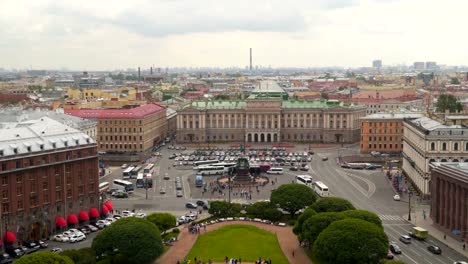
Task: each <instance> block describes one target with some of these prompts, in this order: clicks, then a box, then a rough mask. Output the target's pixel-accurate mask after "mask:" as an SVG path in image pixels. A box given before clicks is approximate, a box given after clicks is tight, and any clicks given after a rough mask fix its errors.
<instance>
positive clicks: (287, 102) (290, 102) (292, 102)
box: [283, 100, 360, 108]
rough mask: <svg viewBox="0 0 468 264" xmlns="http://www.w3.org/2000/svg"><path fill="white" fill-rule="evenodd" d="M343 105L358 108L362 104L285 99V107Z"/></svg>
mask: <svg viewBox="0 0 468 264" xmlns="http://www.w3.org/2000/svg"><path fill="white" fill-rule="evenodd" d="M338 106H340V107H343V108H357V107H360V105H357V104H349V103H344V102H340V101H320V100H314V101H305V100H304V101H302V100H301V101H299V100H284V101H283V108H334V107H338Z"/></svg>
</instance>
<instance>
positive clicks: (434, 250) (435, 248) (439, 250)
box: [427, 245, 442, 255]
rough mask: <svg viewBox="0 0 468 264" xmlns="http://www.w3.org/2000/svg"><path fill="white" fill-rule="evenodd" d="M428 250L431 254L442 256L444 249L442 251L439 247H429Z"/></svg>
mask: <svg viewBox="0 0 468 264" xmlns="http://www.w3.org/2000/svg"><path fill="white" fill-rule="evenodd" d="M427 250H429V251H430V252H432V253H433V254H436V255H440V254H442V249H440V247H438V246H436V245H430V246H428V247H427Z"/></svg>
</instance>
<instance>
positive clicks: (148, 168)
mask: <svg viewBox="0 0 468 264" xmlns="http://www.w3.org/2000/svg"><path fill="white" fill-rule="evenodd" d="M153 170H154V164H153V163H150V164H148V165H146V167H145V168H144V169H143V173H145V174H146V173H151V174H152V173H153Z"/></svg>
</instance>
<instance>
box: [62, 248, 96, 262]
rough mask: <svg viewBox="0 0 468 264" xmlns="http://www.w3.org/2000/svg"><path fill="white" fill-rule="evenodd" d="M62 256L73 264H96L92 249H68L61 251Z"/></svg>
mask: <svg viewBox="0 0 468 264" xmlns="http://www.w3.org/2000/svg"><path fill="white" fill-rule="evenodd" d="M62 255H63V256H67V257H69V258H70V259H71V260H73V262H74V263H75V264H94V263H96V255H95V254H94V251H93V249H92V248H81V249H78V250H77V249H68V250H65V251H63V253H62Z"/></svg>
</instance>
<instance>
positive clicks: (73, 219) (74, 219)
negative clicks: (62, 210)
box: [67, 214, 78, 225]
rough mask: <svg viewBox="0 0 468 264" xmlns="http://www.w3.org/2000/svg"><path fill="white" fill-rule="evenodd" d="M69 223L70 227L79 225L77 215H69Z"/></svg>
mask: <svg viewBox="0 0 468 264" xmlns="http://www.w3.org/2000/svg"><path fill="white" fill-rule="evenodd" d="M67 222H68V223H69V224H70V225H76V224H77V223H78V218H77V217H76V215H75V214H69V215H68V216H67Z"/></svg>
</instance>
